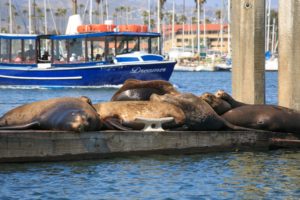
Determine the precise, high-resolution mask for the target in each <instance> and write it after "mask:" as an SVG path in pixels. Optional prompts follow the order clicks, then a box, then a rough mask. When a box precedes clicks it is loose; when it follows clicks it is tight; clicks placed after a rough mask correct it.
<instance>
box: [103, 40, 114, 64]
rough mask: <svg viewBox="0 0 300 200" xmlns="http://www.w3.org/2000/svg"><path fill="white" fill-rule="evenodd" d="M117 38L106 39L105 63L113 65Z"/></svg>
mask: <svg viewBox="0 0 300 200" xmlns="http://www.w3.org/2000/svg"><path fill="white" fill-rule="evenodd" d="M115 47H116V40H115V37H105V61H106V62H109V63H112V62H113V60H114V58H115V56H116V48H115Z"/></svg>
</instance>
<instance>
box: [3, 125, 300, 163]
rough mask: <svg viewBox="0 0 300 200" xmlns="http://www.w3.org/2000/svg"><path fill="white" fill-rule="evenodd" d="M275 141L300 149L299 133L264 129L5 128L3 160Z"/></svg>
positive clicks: (259, 146)
mask: <svg viewBox="0 0 300 200" xmlns="http://www.w3.org/2000/svg"><path fill="white" fill-rule="evenodd" d="M287 141H288V142H287ZM286 144H287V145H286ZM274 145H275V146H281V147H282V146H288V147H290V146H292V147H299V146H300V143H299V138H298V137H296V136H295V134H287V133H272V132H265V131H251V132H249V131H201V132H195V131H184V132H183V131H166V132H141V131H130V132H128V131H101V132H85V133H74V132H61V131H36V130H26V131H0V162H1V163H9V162H40V161H69V160H85V159H99V158H110V157H119V156H127V155H145V154H195V153H204V152H224V151H248V150H268V149H270V147H271V146H274Z"/></svg>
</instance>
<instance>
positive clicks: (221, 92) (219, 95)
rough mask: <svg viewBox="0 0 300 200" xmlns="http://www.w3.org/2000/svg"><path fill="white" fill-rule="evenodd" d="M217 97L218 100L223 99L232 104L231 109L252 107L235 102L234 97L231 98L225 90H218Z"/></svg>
mask: <svg viewBox="0 0 300 200" xmlns="http://www.w3.org/2000/svg"><path fill="white" fill-rule="evenodd" d="M215 96H216V97H217V98H220V99H223V100H224V101H227V103H229V104H230V106H231V108H237V107H240V106H245V105H250V104H246V103H242V102H240V101H237V100H235V99H234V98H233V97H232V96H230V95H229V94H228V93H227V92H225V91H224V90H218V91H217V92H216V93H215Z"/></svg>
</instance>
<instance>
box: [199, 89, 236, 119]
mask: <svg viewBox="0 0 300 200" xmlns="http://www.w3.org/2000/svg"><path fill="white" fill-rule="evenodd" d="M200 98H201V99H202V100H204V101H205V102H206V103H208V104H209V105H210V106H211V107H212V108H213V109H214V111H216V113H218V114H219V115H221V114H223V113H225V112H227V111H228V110H230V109H231V105H230V104H229V103H228V102H227V101H225V100H223V99H221V98H219V97H216V96H215V95H214V94H211V93H209V92H206V93H204V94H202V95H201V96H200Z"/></svg>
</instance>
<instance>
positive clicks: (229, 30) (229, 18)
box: [227, 0, 231, 57]
mask: <svg viewBox="0 0 300 200" xmlns="http://www.w3.org/2000/svg"><path fill="white" fill-rule="evenodd" d="M227 6H228V8H227V9H228V37H227V38H228V39H227V40H228V42H227V45H228V46H227V51H228V56H229V57H231V12H230V9H231V0H228V5H227Z"/></svg>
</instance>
